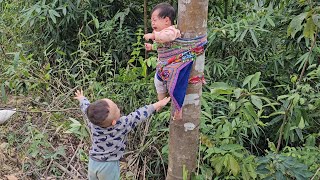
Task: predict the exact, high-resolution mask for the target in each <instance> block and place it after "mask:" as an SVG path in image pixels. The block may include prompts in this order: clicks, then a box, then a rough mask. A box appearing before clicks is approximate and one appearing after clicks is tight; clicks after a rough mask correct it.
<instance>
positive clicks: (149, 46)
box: [144, 43, 152, 51]
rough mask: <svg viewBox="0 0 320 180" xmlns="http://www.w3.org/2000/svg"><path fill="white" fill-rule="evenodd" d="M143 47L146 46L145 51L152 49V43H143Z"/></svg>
mask: <svg viewBox="0 0 320 180" xmlns="http://www.w3.org/2000/svg"><path fill="white" fill-rule="evenodd" d="M144 47H145V48H146V50H147V51H151V50H152V44H150V43H144Z"/></svg>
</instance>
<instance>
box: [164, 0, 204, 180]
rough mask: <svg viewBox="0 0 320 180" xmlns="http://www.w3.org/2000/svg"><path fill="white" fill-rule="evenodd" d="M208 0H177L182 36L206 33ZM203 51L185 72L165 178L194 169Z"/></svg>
mask: <svg viewBox="0 0 320 180" xmlns="http://www.w3.org/2000/svg"><path fill="white" fill-rule="evenodd" d="M207 15H208V0H179V1H178V18H177V19H178V29H180V31H181V35H182V38H183V39H197V38H199V37H203V36H206V33H207ZM204 59H205V55H204V53H202V54H200V55H199V56H196V57H195V59H194V62H193V65H192V69H191V73H190V76H189V85H188V89H187V93H186V96H185V99H184V105H183V109H182V110H183V115H182V117H183V118H182V120H179V121H177V120H176V121H171V123H170V133H169V163H168V174H167V180H172V179H174V180H175V179H183V172H184V174H185V173H186V172H187V176H188V177H187V179H190V174H191V173H192V172H195V170H196V159H197V152H198V147H199V123H200V112H201V110H200V97H201V94H202V82H203V70H204Z"/></svg>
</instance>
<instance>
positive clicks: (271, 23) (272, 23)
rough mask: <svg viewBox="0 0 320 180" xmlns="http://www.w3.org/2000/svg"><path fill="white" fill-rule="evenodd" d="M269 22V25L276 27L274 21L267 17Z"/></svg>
mask: <svg viewBox="0 0 320 180" xmlns="http://www.w3.org/2000/svg"><path fill="white" fill-rule="evenodd" d="M266 19H267V21H268V23H269V24H270V25H271V26H272V27H275V26H276V25H275V24H274V22H273V20H272V19H271V18H270V17H269V16H267V18H266Z"/></svg>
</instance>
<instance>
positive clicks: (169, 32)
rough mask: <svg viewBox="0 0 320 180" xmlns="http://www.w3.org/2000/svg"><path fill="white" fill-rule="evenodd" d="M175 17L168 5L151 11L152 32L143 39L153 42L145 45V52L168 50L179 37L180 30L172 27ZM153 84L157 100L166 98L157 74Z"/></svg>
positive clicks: (163, 85)
mask: <svg viewBox="0 0 320 180" xmlns="http://www.w3.org/2000/svg"><path fill="white" fill-rule="evenodd" d="M175 16H176V13H175V10H174V8H173V7H172V6H171V5H170V4H168V3H160V4H158V5H156V6H155V7H154V8H153V9H152V12H151V26H152V29H153V32H152V33H148V34H145V35H144V38H145V40H146V41H149V40H153V41H154V43H153V44H150V43H145V48H146V50H147V51H151V50H157V49H158V47H159V48H162V50H163V48H170V42H172V41H174V40H175V39H176V38H179V37H180V36H181V34H180V30H178V29H176V28H175V27H174V25H173V21H174V19H175ZM158 63H159V62H158ZM157 71H158V69H157ZM154 84H155V87H156V91H157V94H158V100H161V99H163V98H164V97H166V94H167V87H166V84H165V82H163V81H161V80H159V77H157V73H156V75H155V77H154Z"/></svg>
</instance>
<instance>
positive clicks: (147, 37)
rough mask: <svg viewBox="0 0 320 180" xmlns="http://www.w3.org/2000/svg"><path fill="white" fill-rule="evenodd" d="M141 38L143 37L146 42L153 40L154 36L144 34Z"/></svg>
mask: <svg viewBox="0 0 320 180" xmlns="http://www.w3.org/2000/svg"><path fill="white" fill-rule="evenodd" d="M143 37H144V39H145V40H146V41H149V40H150V39H151V40H154V34H153V33H148V34H145V35H144V36H143Z"/></svg>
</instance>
